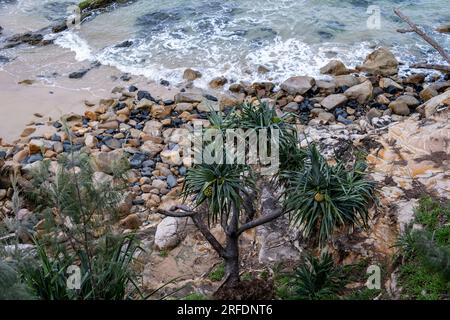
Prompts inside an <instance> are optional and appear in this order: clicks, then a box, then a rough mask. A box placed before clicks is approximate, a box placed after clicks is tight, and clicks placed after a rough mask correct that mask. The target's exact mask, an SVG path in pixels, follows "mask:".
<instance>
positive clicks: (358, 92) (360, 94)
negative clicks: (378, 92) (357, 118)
mask: <svg viewBox="0 0 450 320" xmlns="http://www.w3.org/2000/svg"><path fill="white" fill-rule="evenodd" d="M372 91H373V86H372V83H371V82H370V81H369V80H367V81H365V82H363V83H361V84H358V85H356V86H353V87H351V88H349V89H347V90H346V91H345V93H344V94H345V95H346V97H347V98H348V99H352V100H356V101H358V103H360V104H363V103H365V102H367V101H368V100H369V99H370V98H371V97H372Z"/></svg>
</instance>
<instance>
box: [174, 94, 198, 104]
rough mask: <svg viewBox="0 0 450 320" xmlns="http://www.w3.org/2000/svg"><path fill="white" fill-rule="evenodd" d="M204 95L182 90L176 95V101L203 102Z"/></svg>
mask: <svg viewBox="0 0 450 320" xmlns="http://www.w3.org/2000/svg"><path fill="white" fill-rule="evenodd" d="M202 100H203V96H202V95H201V94H197V93H188V92H180V93H177V94H176V95H175V102H176V103H180V102H187V103H195V102H202Z"/></svg>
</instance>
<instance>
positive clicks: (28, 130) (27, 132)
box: [20, 127, 36, 138]
mask: <svg viewBox="0 0 450 320" xmlns="http://www.w3.org/2000/svg"><path fill="white" fill-rule="evenodd" d="M35 131H36V128H34V127H28V128H25V129H24V130H23V131H22V133H21V134H20V136H21V137H22V138H25V137H28V136H29V135H30V134H32V133H34V132H35Z"/></svg>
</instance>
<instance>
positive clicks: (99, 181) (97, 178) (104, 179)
mask: <svg viewBox="0 0 450 320" xmlns="http://www.w3.org/2000/svg"><path fill="white" fill-rule="evenodd" d="M113 179H114V178H113V176H111V175H109V174H106V173H104V172H101V171H96V172H94V174H93V175H92V180H93V182H94V185H95V186H96V187H100V186H102V185H109V184H111V183H112V182H113Z"/></svg>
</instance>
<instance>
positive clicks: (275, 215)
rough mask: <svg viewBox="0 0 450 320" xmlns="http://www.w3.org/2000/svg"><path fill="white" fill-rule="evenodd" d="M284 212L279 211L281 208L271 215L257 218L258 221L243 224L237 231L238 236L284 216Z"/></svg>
mask: <svg viewBox="0 0 450 320" xmlns="http://www.w3.org/2000/svg"><path fill="white" fill-rule="evenodd" d="M285 213H286V212H284V211H283V210H281V208H279V209H278V210H277V211H276V212H274V213H272V214H268V215H264V216H261V217H259V218H258V219H255V220H252V221H250V222H247V223H244V224H243V225H242V226H241V227H240V228H239V230H238V234H239V235H240V234H242V233H243V232H245V231H247V230H249V229H252V228H256V227H257V226H260V225H262V224H265V223H268V222H270V221H273V220H275V219H277V218H279V217H281V216H282V215H284V214H285Z"/></svg>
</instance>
